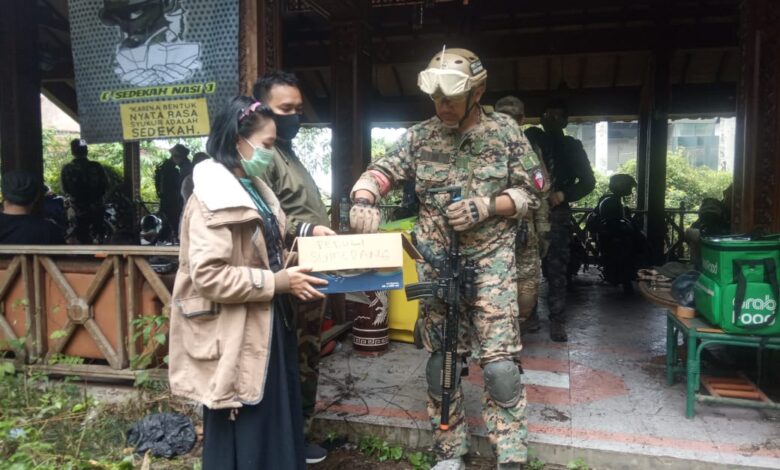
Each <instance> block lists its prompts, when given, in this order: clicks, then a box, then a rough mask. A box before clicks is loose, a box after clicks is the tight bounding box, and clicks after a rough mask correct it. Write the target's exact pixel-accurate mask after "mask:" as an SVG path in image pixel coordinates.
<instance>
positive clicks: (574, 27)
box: [37, 0, 739, 124]
mask: <svg viewBox="0 0 780 470" xmlns="http://www.w3.org/2000/svg"><path fill="white" fill-rule="evenodd" d="M37 1H38V6H39V7H38V11H39V15H38V18H39V20H38V23H39V24H38V38H39V42H40V46H41V56H40V62H41V70H42V73H43V77H42V85H43V90H42V91H43V93H44V94H45V95H46V96H47V97H48V98H49V99H50V100H52V101H54V102H55V103H57V104H58V105H59V106H60V107H62V108H63V109H64V110H65V111H66V112H68V113H69V114H70V115H71V116H72V117H74V118H76V117H77V113H78V107H77V103H76V93H75V88H74V74H73V58H72V53H71V48H70V33H69V30H70V28H69V22H68V8H67V1H66V0H37ZM661 3H665V4H668V7H661V6H660V4H661ZM350 5H352V3H351V2H350V1H348V0H329V1H325V0H315V1H312V2H309V3H307V2H306V1H305V0H286V1H282V11H283V14H282V28H281V29H282V34H283V40H282V45H283V50H282V51H281V57H282V64H283V67H284V68H286V69H290V70H292V71H294V72H296V74H297V75H298V76H299V78H300V79H301V82H302V85H303V91H304V94H305V95H306V98H307V99H308V100H309V101H310V103H311V107H308V109H307V115H306V120H307V121H308V122H310V123H327V122H329V121H330V99H331V97H332V95H333V90H332V88H333V87H332V83H331V82H332V79H331V73H330V67H331V32H332V29H333V28H334V27H338V26H334V23H333V21H332V17H333V16H335V15H338V14H339V11H340V10H339V9H342V10H346V9H349V8H352V6H350ZM334 12H335V13H334ZM342 13H343V12H342ZM661 13H664V14H665V16H663V17H662V16H661ZM738 13H739V12H738V1H737V0H668V1H667V2H659V1H658V0H633V1H630V2H629V1H616V0H589V1H587V2H583V1H577V0H548V1H545V2H531V1H527V0H472V1H470V2H469V1H466V2H464V1H463V0H457V1H455V0H435V1H432V0H425V1H423V0H419V1H415V0H372V8H371V9H370V17H369V30H370V34H371V50H370V51H369V52H370V56H371V62H372V63H373V65H372V73H371V76H372V79H371V80H372V99H371V103H370V106H369V108H370V109H371V114H370V119H371V121H372V122H374V123H377V124H382V123H408V122H414V121H419V120H422V119H426V118H427V117H429V116H430V112H431V106H430V102H429V100H428V99H427V98H426V97H425V96H424V95H423V94H422V93H420V92H419V90H418V89H417V85H416V80H417V72H418V71H419V70H421V69H422V68H423V67H424V66H425V65H426V64H427V62H428V60H429V59H430V57H431V56H432V55H433V54H435V53H436V52H437V51H438V50H440V49H441V48H442V46H444V45H446V46H448V47H466V48H470V49H472V50H473V51H474V52H475V53H477V54H478V55H479V56H480V57H481V58H482V60H483V62H484V64H485V67H486V68H487V70H488V74H489V79H488V92H487V94H486V96H485V98H484V100H483V102H485V103H488V104H490V103H493V102H495V101H496V100H497V99H498V98H500V97H501V96H504V95H506V94H515V95H517V96H520V97H521V98H522V99H523V100H524V101H525V103H526V110H527V114H528V115H529V116H536V115H538V113H539V112H540V109H541V107H543V106H544V103H545V102H546V101H547V100H548V99H550V98H551V97H553V96H554V97H556V98H558V97H560V98H565V99H567V100H568V101H569V102H570V103H569V107H570V110H571V113H572V115H573V116H575V117H580V118H585V119H596V118H598V119H602V118H609V119H636V118H637V117H638V115H639V107H640V106H639V105H640V100H641V95H642V89H643V86H645V85H646V84H647V82H648V70H649V69H650V67H651V64H650V61H651V60H652V57H653V53H654V51H655V50H656V49H657V48H658V47H659V43H658V39H659V38H658V37H657V34H656V32H657V25H658V22H659V21H665V22H668V26H667V28H666V31H667V33H666V37H665V43H666V44H668V45H669V47H670V48H671V54H672V56H671V62H670V74H671V84H672V99H671V103H670V115H672V116H675V117H694V116H713V115H721V116H723V115H733V114H734V113H735V110H736V106H735V94H736V83H737V78H738V75H739V55H738V37H737V23H738Z"/></svg>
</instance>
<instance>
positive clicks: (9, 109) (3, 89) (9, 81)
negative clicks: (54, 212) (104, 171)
mask: <svg viewBox="0 0 780 470" xmlns="http://www.w3.org/2000/svg"><path fill="white" fill-rule="evenodd" d="M36 12H37V3H36V2H31V1H29V0H9V1H7V2H5V3H4V4H3V14H2V15H0V44H2V47H0V64H2V66H0V84H2V85H0V142H2V145H0V172H1V173H5V172H7V171H10V170H15V169H25V170H28V171H31V172H32V173H33V174H35V175H37V176H38V177H40V178H41V179H43V148H42V145H41V98H40V93H41V82H40V80H41V77H40V70H39V64H38V49H37V38H38V23H37V18H36Z"/></svg>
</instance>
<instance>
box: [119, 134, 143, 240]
mask: <svg viewBox="0 0 780 470" xmlns="http://www.w3.org/2000/svg"><path fill="white" fill-rule="evenodd" d="M123 147H124V154H123V174H124V179H123V181H122V184H123V188H122V192H123V193H124V195H125V197H127V198H128V199H129V200H131V201H133V215H132V217H133V218H132V220H131V221H129V222H130V227H131V228H130V229H131V230H132V232H131V233H132V234H133V235H136V234H138V233H140V229H141V205H140V204H139V201H140V200H141V144H140V143H139V142H125V143H124V145H123Z"/></svg>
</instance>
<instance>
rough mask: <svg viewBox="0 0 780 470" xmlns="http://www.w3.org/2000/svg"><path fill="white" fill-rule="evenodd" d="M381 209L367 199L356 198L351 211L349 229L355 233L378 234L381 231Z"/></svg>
mask: <svg viewBox="0 0 780 470" xmlns="http://www.w3.org/2000/svg"><path fill="white" fill-rule="evenodd" d="M379 219H380V215H379V207H377V205H376V204H373V203H372V202H371V201H369V200H368V199H365V198H356V199H355V200H354V201H353V202H352V208H351V209H350V210H349V228H350V229H352V232H353V233H376V232H377V230H379Z"/></svg>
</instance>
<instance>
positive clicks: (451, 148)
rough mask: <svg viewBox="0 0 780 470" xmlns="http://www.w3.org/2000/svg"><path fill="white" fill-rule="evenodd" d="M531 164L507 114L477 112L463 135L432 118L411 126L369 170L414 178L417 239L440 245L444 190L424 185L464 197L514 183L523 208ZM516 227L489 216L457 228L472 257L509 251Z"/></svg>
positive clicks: (532, 192)
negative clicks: (455, 188) (447, 188)
mask: <svg viewBox="0 0 780 470" xmlns="http://www.w3.org/2000/svg"><path fill="white" fill-rule="evenodd" d="M537 165H538V159H537V157H536V155H535V154H534V153H533V151H532V150H531V146H530V144H529V143H528V140H527V139H526V138H525V136H524V135H523V133H522V131H521V130H520V128H519V127H518V126H517V124H516V123H515V121H514V120H513V119H511V118H509V117H508V116H506V115H503V114H500V113H485V112H483V113H482V115H481V120H480V122H479V123H478V124H477V125H476V126H474V127H473V128H471V129H470V130H468V131H467V132H466V133H464V134H460V133H458V132H457V130H454V129H449V128H446V127H444V126H443V125H442V124H441V121H440V120H439V118H438V117H433V118H431V119H429V120H427V121H424V122H421V123H419V124H417V125H415V126H412V127H411V128H409V130H408V131H407V132H406V133H405V134H403V136H401V138H400V139H399V141H398V142H397V143H396V144H395V145H394V146H393V147H392V148H391V149H390V150H389V151H388V153H387V154H386V155H385V156H384V157H382V158H380V159H379V160H377V161H376V162H375V163H373V164H372V165H370V166H369V169H370V170H378V171H380V172H382V173H384V174H385V175H387V176H388V178H389V179H390V180H391V181H392V183H393V185H394V186H397V185H399V184H400V183H401V182H403V181H414V182H415V192H416V193H417V197H418V198H419V200H420V210H419V218H418V222H417V225H416V227H415V233H416V234H417V239H418V241H419V242H422V243H425V244H427V245H429V246H436V245H438V246H446V244H447V243H448V240H447V233H448V226H447V223H446V219H445V217H444V215H443V213H442V210H443V209H445V208H446V206H447V205H449V203H450V202H451V201H449V200H448V197H449V196H448V195H446V194H438V195H430V194H427V193H426V191H427V190H428V189H431V188H438V187H443V186H460V187H462V193H463V198H464V199H465V198H469V197H477V196H492V195H498V194H500V193H501V192H502V191H504V190H506V189H509V188H516V189H519V190H522V191H524V192H525V193H526V194H527V195H528V197H529V198H530V200H531V201H530V203H529V208H531V207H537V206H538V202H539V199H538V194H539V192H538V190H537V189H536V188H535V186H534V183H533V182H532V181H531V180H530V178H529V175H528V173H527V171H529V170H530V169H531V168H534V167H535V166H537ZM437 204H438V205H439V206H440V208H439V207H437ZM516 231H517V220H516V219H513V218H510V217H502V216H497V217H491V218H489V219H487V220H486V221H485V222H483V223H482V224H480V225H478V226H476V227H474V228H472V229H470V230H467V231H465V232H461V235H460V243H461V250H462V253H463V254H464V255H465V256H466V257H469V258H472V259H481V258H484V257H488V256H490V257H493V256H495V255H498V254H504V253H505V252H511V253H513V252H514V246H515V234H516ZM511 259H514V258H513V255H512V258H511Z"/></svg>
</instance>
